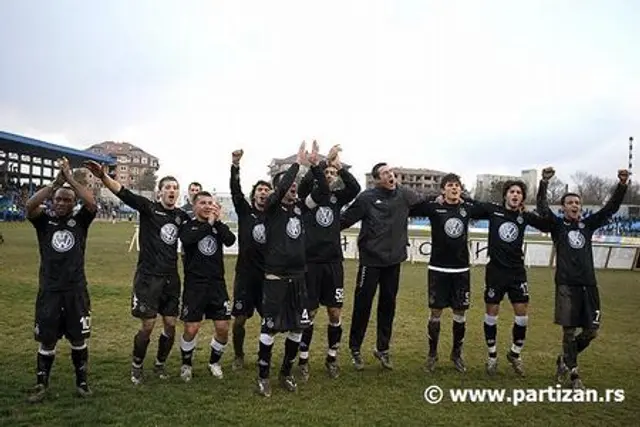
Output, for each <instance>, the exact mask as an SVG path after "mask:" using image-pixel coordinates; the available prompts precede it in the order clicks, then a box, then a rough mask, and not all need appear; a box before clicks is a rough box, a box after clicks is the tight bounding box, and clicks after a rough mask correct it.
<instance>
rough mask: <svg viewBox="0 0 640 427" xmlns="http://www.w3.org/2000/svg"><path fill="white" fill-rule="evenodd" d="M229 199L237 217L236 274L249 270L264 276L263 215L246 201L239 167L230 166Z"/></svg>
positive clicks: (264, 240)
mask: <svg viewBox="0 0 640 427" xmlns="http://www.w3.org/2000/svg"><path fill="white" fill-rule="evenodd" d="M229 186H230V187H231V198H232V201H233V206H234V208H235V210H236V214H237V215H238V259H237V261H236V273H241V272H243V271H247V270H251V271H255V272H258V273H259V274H260V275H263V274H264V252H265V244H266V243H267V234H266V230H265V224H264V222H265V213H264V211H261V210H259V209H256V208H255V207H253V206H252V205H251V204H249V202H248V201H247V199H246V197H245V195H244V193H243V192H242V187H241V185H240V167H239V166H235V165H231V179H230V182H229Z"/></svg>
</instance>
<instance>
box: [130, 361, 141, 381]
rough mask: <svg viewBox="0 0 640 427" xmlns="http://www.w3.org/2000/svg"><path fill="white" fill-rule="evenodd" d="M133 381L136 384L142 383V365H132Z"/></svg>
mask: <svg viewBox="0 0 640 427" xmlns="http://www.w3.org/2000/svg"><path fill="white" fill-rule="evenodd" d="M131 382H132V383H133V384H134V385H139V384H141V383H142V366H135V365H131Z"/></svg>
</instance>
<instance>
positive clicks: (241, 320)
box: [233, 316, 247, 329]
mask: <svg viewBox="0 0 640 427" xmlns="http://www.w3.org/2000/svg"><path fill="white" fill-rule="evenodd" d="M246 322H247V316H236V318H235V319H233V328H234V329H236V328H244V324H245V323H246Z"/></svg>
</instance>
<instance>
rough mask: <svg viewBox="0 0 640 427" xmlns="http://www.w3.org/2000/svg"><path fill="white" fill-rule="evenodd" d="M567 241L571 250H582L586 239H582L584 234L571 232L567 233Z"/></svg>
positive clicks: (576, 231)
mask: <svg viewBox="0 0 640 427" xmlns="http://www.w3.org/2000/svg"><path fill="white" fill-rule="evenodd" d="M567 239H569V246H571V247H572V248H573V249H582V248H584V245H585V243H586V239H585V238H584V234H582V233H581V232H579V231H578V230H571V231H570V232H569V233H567Z"/></svg>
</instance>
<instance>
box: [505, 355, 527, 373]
mask: <svg viewBox="0 0 640 427" xmlns="http://www.w3.org/2000/svg"><path fill="white" fill-rule="evenodd" d="M507 360H508V361H509V363H511V367H512V368H513V372H515V373H516V375H519V376H521V377H524V376H525V375H524V363H522V358H520V357H515V356H513V355H512V354H511V352H510V351H509V352H507Z"/></svg>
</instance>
